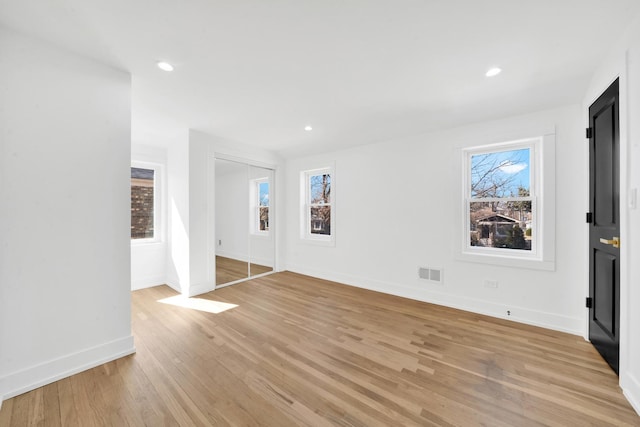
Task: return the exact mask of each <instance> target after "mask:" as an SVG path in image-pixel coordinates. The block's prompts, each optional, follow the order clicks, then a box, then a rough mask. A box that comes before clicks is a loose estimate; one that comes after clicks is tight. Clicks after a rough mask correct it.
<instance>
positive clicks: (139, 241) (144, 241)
mask: <svg viewBox="0 0 640 427" xmlns="http://www.w3.org/2000/svg"><path fill="white" fill-rule="evenodd" d="M160 244H164V241H163V240H160V239H131V246H150V245H160Z"/></svg>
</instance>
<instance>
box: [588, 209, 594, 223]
mask: <svg viewBox="0 0 640 427" xmlns="http://www.w3.org/2000/svg"><path fill="white" fill-rule="evenodd" d="M592 222H593V213H591V212H587V224H591V223H592Z"/></svg>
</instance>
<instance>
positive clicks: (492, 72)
mask: <svg viewBox="0 0 640 427" xmlns="http://www.w3.org/2000/svg"><path fill="white" fill-rule="evenodd" d="M501 72H502V69H500V68H498V67H493V68H490V69H489V71H487V73H486V74H485V76H487V77H493V76H497V75H498V74H500V73H501Z"/></svg>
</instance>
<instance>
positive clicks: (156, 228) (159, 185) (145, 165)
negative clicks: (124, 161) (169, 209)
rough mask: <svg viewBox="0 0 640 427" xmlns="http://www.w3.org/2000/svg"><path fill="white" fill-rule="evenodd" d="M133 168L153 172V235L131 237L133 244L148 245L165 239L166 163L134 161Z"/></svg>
mask: <svg viewBox="0 0 640 427" xmlns="http://www.w3.org/2000/svg"><path fill="white" fill-rule="evenodd" d="M131 167H132V168H141V169H151V170H153V171H154V173H153V237H151V238H145V239H130V240H131V244H132V245H146V244H150V243H160V242H162V241H164V233H163V230H164V221H165V218H164V215H163V214H162V212H164V210H163V203H164V199H163V197H162V189H163V188H164V187H163V182H164V165H162V164H160V163H154V162H143V161H132V162H131Z"/></svg>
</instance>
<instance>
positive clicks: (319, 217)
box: [309, 206, 331, 235]
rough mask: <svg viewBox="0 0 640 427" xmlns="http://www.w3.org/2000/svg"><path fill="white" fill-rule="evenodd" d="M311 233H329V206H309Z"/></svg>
mask: <svg viewBox="0 0 640 427" xmlns="http://www.w3.org/2000/svg"><path fill="white" fill-rule="evenodd" d="M310 221H311V224H310V227H309V230H311V234H326V235H330V234H331V206H313V207H311V219H310Z"/></svg>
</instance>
